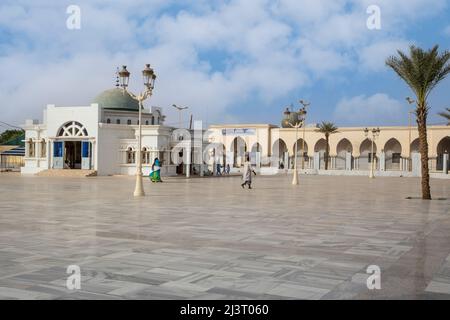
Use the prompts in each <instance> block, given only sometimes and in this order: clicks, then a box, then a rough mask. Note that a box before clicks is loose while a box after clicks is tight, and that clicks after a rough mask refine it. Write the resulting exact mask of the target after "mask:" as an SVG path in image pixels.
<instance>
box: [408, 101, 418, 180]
mask: <svg viewBox="0 0 450 320" xmlns="http://www.w3.org/2000/svg"><path fill="white" fill-rule="evenodd" d="M406 101H408V103H409V104H410V105H411V104H413V103H415V102H416V100H414V99H412V98H411V97H406ZM414 112H415V110H409V111H408V126H409V140H408V141H409V144H408V150H409V159H408V171H411V167H412V159H411V126H412V123H411V122H412V121H411V115H412V114H413V113H414Z"/></svg>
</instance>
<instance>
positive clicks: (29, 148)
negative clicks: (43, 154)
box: [28, 138, 35, 158]
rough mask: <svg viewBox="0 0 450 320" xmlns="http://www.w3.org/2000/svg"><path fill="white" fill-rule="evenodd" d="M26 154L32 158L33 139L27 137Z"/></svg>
mask: <svg viewBox="0 0 450 320" xmlns="http://www.w3.org/2000/svg"><path fill="white" fill-rule="evenodd" d="M28 156H29V157H30V158H34V156H35V155H34V142H33V139H31V138H30V139H29V140H28Z"/></svg>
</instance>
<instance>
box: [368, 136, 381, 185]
mask: <svg viewBox="0 0 450 320" xmlns="http://www.w3.org/2000/svg"><path fill="white" fill-rule="evenodd" d="M369 131H370V132H372V150H371V153H370V159H371V162H370V173H369V178H371V179H373V178H375V175H374V172H373V171H374V165H373V164H374V163H375V157H374V155H373V148H374V142H375V139H376V138H377V137H378V136H379V135H380V128H373V129H372V130H369V129H367V128H365V129H364V134H365V135H366V137H368V136H369Z"/></svg>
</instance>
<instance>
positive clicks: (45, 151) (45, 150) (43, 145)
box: [41, 140, 47, 158]
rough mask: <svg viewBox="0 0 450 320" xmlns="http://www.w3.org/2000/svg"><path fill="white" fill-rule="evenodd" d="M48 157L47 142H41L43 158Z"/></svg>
mask: <svg viewBox="0 0 450 320" xmlns="http://www.w3.org/2000/svg"><path fill="white" fill-rule="evenodd" d="M46 157H47V142H45V140H41V158H46Z"/></svg>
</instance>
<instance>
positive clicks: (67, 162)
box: [52, 121, 92, 169]
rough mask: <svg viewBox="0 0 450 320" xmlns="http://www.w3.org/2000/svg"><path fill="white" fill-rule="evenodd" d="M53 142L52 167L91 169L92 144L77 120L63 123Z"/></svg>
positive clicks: (86, 132)
mask: <svg viewBox="0 0 450 320" xmlns="http://www.w3.org/2000/svg"><path fill="white" fill-rule="evenodd" d="M56 136H57V138H56V140H55V141H54V142H53V159H52V161H53V168H54V169H91V166H92V164H91V155H92V144H91V142H90V141H88V131H87V129H86V128H85V126H84V125H82V124H81V123H79V122H77V121H68V122H66V123H64V124H63V125H62V126H61V127H60V128H59V129H58V131H57V133H56Z"/></svg>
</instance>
